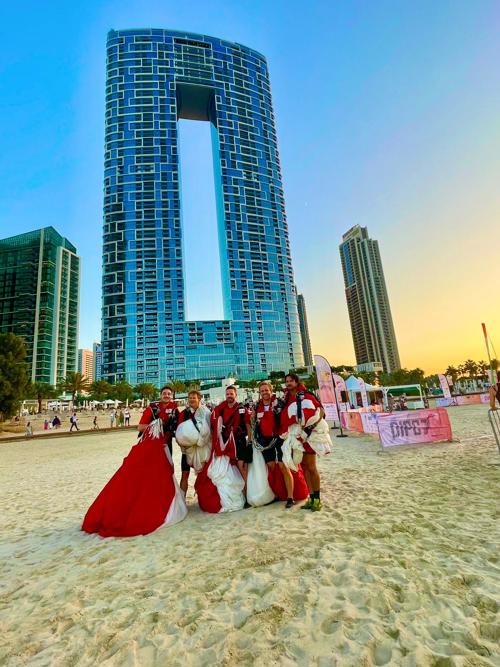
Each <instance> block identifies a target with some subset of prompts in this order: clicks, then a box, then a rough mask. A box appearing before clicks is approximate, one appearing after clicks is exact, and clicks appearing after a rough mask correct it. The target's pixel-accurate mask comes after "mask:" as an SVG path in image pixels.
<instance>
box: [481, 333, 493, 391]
mask: <svg viewBox="0 0 500 667" xmlns="http://www.w3.org/2000/svg"><path fill="white" fill-rule="evenodd" d="M481 326H482V327H483V334H484V343H485V345H486V352H487V354H488V361H489V362H490V379H491V384H495V372H494V370H493V366H492V365H491V355H490V344H489V343H488V334H487V333H486V324H485V323H484V322H481Z"/></svg>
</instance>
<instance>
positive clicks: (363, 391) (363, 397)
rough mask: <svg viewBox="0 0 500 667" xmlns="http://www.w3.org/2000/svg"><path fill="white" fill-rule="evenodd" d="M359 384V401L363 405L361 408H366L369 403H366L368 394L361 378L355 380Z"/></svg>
mask: <svg viewBox="0 0 500 667" xmlns="http://www.w3.org/2000/svg"><path fill="white" fill-rule="evenodd" d="M356 379H357V381H358V384H359V389H360V391H361V401H362V403H363V407H364V408H367V407H368V406H369V401H368V392H367V391H366V382H365V381H364V380H363V378H356Z"/></svg>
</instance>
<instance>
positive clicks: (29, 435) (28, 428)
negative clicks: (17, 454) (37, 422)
mask: <svg viewBox="0 0 500 667" xmlns="http://www.w3.org/2000/svg"><path fill="white" fill-rule="evenodd" d="M25 435H26V437H27V438H32V437H33V426H31V422H28V423H27V424H26V432H25Z"/></svg>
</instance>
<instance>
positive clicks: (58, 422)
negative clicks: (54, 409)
mask: <svg viewBox="0 0 500 667" xmlns="http://www.w3.org/2000/svg"><path fill="white" fill-rule="evenodd" d="M52 426H53V428H59V427H60V426H61V420H60V419H59V417H58V416H57V415H56V416H55V417H54V419H53V420H52Z"/></svg>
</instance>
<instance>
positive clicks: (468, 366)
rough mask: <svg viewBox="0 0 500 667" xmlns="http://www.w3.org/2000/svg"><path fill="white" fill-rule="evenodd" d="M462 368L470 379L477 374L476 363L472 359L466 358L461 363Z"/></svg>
mask: <svg viewBox="0 0 500 667" xmlns="http://www.w3.org/2000/svg"><path fill="white" fill-rule="evenodd" d="M463 370H464V371H465V373H468V374H469V377H470V378H471V379H472V378H475V377H476V375H477V371H478V365H477V364H476V362H475V361H473V360H472V359H467V361H464V363H463Z"/></svg>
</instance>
